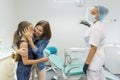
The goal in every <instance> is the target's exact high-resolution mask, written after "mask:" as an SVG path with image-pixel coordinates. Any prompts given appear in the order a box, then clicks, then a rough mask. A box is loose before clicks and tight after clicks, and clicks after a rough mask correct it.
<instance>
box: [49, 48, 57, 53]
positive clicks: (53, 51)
mask: <svg viewBox="0 0 120 80" xmlns="http://www.w3.org/2000/svg"><path fill="white" fill-rule="evenodd" d="M47 49H48V50H49V52H50V54H56V53H57V48H56V47H54V46H52V47H47Z"/></svg>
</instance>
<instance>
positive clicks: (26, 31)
mask: <svg viewBox="0 0 120 80" xmlns="http://www.w3.org/2000/svg"><path fill="white" fill-rule="evenodd" d="M22 34H23V35H25V37H26V38H27V40H28V41H30V40H32V37H33V31H31V30H30V29H28V28H25V29H24V31H22Z"/></svg>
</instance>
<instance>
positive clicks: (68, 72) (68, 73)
mask: <svg viewBox="0 0 120 80" xmlns="http://www.w3.org/2000/svg"><path fill="white" fill-rule="evenodd" d="M75 68H80V67H78V66H76V67H72V68H70V69H69V70H68V71H67V75H68V76H70V71H71V70H73V69H75Z"/></svg>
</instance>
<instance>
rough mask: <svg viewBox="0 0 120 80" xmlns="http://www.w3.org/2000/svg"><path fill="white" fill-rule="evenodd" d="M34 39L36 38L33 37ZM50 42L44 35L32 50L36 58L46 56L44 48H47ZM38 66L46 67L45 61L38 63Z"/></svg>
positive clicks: (40, 67)
mask: <svg viewBox="0 0 120 80" xmlns="http://www.w3.org/2000/svg"><path fill="white" fill-rule="evenodd" d="M33 41H35V38H33ZM48 43H49V40H46V38H45V37H44V36H43V37H41V38H40V40H39V41H38V42H37V43H36V44H35V47H34V48H33V49H32V51H33V53H34V54H35V57H36V59H40V58H42V57H44V54H43V50H44V49H45V48H46V46H47V45H48ZM38 68H39V69H40V70H42V69H44V68H45V63H44V62H41V63H38Z"/></svg>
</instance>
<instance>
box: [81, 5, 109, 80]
mask: <svg viewBox="0 0 120 80" xmlns="http://www.w3.org/2000/svg"><path fill="white" fill-rule="evenodd" d="M107 13H108V9H107V8H105V7H103V6H94V7H92V8H91V10H90V13H89V17H88V19H89V20H90V21H91V22H93V24H92V25H91V26H90V28H89V30H88V31H87V33H86V36H85V41H86V42H87V43H89V45H90V50H89V54H88V56H87V59H86V61H85V65H84V67H83V71H84V72H85V73H86V74H87V80H104V79H105V77H104V73H103V65H104V60H105V56H104V41H105V27H104V25H103V22H102V20H103V19H104V17H105V16H106V15H107Z"/></svg>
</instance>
